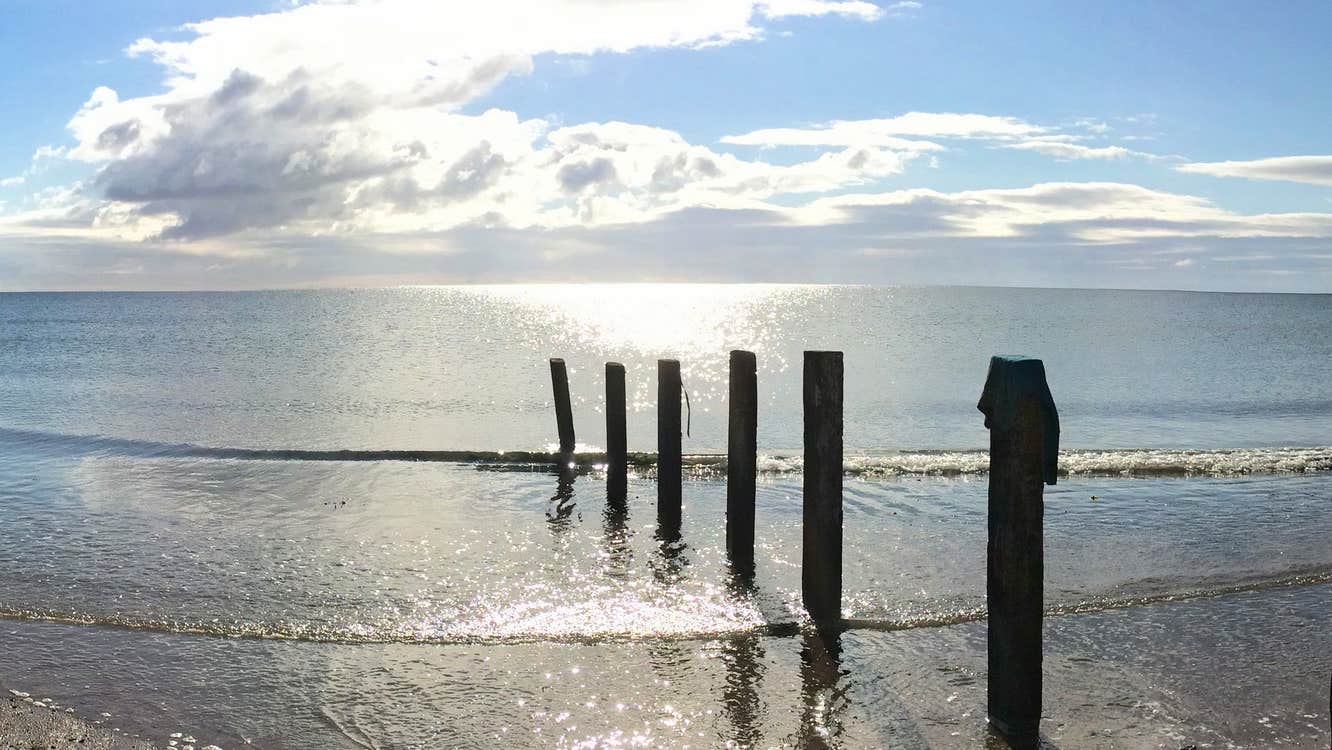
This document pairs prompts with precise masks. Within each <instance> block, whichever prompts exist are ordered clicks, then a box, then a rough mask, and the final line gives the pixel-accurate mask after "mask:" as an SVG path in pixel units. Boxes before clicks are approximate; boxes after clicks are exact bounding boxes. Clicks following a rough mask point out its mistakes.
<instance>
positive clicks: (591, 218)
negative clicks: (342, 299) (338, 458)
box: [0, 0, 1332, 293]
mask: <svg viewBox="0 0 1332 750" xmlns="http://www.w3.org/2000/svg"><path fill="white" fill-rule="evenodd" d="M3 10H4V13H3V16H2V17H0V113H3V118H2V121H3V123H4V127H3V128H0V290H48V289H143V290H156V289H247V288H275V287H280V288H286V287H324V286H389V285H399V284H447V283H507V282H577V281H597V282H605V281H654V282H660V281H755V282H758V281H761V282H819V283H823V282H827V283H881V284H912V285H915V284H985V285H1021V286H1062V287H1068V286H1072V287H1116V288H1163V289H1198V290H1225V291H1297V292H1322V293H1327V292H1332V86H1329V85H1328V76H1329V74H1332V44H1329V42H1328V33H1329V31H1332V4H1329V3H1327V2H1325V0H1316V1H1315V0H1310V1H1308V2H1304V1H1301V0H1289V1H1288V2H1282V3H1251V2H1238V1H1231V0H1206V1H1199V2H1190V1H1187V0H1179V1H1172V2H1165V1H1162V2H1141V1H1138V0H1118V1H1116V2H1079V3H1069V2H1064V1H1062V0H1057V1H1051V2H1014V3H996V2H992V1H984V2H971V1H969V0H968V1H964V0H873V1H871V0H628V1H625V0H615V1H612V0H487V2H485V3H463V2H439V1H438V0H430V1H424V0H323V1H316V2H299V3H293V2H279V1H278V0H233V1H231V2H183V1H180V0H174V1H173V0H141V1H140V2H127V3H120V2H116V3H109V2H108V3H102V2H96V1H95V0H4V8H3Z"/></svg>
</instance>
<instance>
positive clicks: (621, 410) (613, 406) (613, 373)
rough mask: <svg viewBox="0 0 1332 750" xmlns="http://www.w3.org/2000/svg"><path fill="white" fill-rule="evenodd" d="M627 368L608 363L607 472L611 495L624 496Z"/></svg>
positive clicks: (626, 457)
mask: <svg viewBox="0 0 1332 750" xmlns="http://www.w3.org/2000/svg"><path fill="white" fill-rule="evenodd" d="M625 435H626V428H625V398H624V365H622V364H620V363H619V362H607V363H606V473H607V482H608V485H609V489H610V496H611V497H615V496H623V493H624V487H625V485H626V482H627V477H626V473H627V471H628V464H629V461H628V446H627V443H628V441H627V439H626V437H625Z"/></svg>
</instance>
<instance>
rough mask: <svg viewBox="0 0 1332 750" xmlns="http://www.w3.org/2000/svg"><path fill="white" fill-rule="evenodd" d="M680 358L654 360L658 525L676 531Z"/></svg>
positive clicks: (670, 532) (666, 532) (669, 533)
mask: <svg viewBox="0 0 1332 750" xmlns="http://www.w3.org/2000/svg"><path fill="white" fill-rule="evenodd" d="M680 389H681V385H680V361H679V360H675V359H659V360H657V527H658V531H659V532H660V533H661V534H663V535H666V536H672V535H675V534H678V533H679V530H680V504H681V500H680V498H681V476H680V472H681V461H680V393H681V390H680Z"/></svg>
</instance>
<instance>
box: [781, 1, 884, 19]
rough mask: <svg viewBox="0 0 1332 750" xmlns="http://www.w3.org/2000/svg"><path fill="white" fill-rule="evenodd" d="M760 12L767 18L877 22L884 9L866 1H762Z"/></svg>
mask: <svg viewBox="0 0 1332 750" xmlns="http://www.w3.org/2000/svg"><path fill="white" fill-rule="evenodd" d="M758 7H759V12H760V13H762V14H763V15H764V16H765V17H767V18H786V17H788V16H826V15H839V16H848V17H852V18H859V19H861V20H864V21H875V20H878V19H879V18H882V17H883V9H882V8H880V7H879V6H877V5H875V4H874V3H869V2H864V0H760V2H759V5H758Z"/></svg>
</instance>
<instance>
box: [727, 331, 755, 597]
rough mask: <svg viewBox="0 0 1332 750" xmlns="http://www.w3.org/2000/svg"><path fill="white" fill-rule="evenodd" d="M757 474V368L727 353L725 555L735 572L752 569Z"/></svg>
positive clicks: (742, 355)
mask: <svg viewBox="0 0 1332 750" xmlns="http://www.w3.org/2000/svg"><path fill="white" fill-rule="evenodd" d="M757 470H758V364H757V361H756V360H755V357H754V353H753V352H746V351H740V350H736V351H733V352H731V398H730V421H729V422H728V425H727V440H726V555H727V557H729V558H730V560H731V565H732V566H733V567H734V569H735V570H736V571H737V572H752V571H753V569H754V491H755V475H756V473H757Z"/></svg>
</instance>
